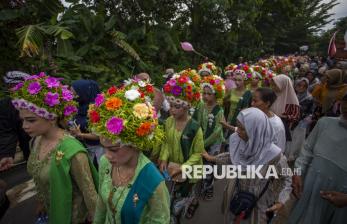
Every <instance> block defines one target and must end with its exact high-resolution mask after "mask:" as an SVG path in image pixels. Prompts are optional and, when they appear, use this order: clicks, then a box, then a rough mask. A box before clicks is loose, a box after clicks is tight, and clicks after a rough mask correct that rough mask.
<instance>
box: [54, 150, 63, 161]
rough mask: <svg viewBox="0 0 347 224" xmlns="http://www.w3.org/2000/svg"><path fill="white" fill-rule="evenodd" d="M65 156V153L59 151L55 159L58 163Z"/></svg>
mask: <svg viewBox="0 0 347 224" xmlns="http://www.w3.org/2000/svg"><path fill="white" fill-rule="evenodd" d="M63 156H64V153H63V152H62V151H57V153H56V155H55V159H56V160H57V161H60V160H61V159H62V158H63Z"/></svg>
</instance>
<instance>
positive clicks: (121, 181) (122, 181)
mask: <svg viewBox="0 0 347 224" xmlns="http://www.w3.org/2000/svg"><path fill="white" fill-rule="evenodd" d="M119 170H120V169H119V167H116V171H117V176H118V179H119V185H118V186H123V185H125V184H127V183H128V182H129V181H130V180H131V179H132V178H133V176H134V174H133V172H134V171H132V174H131V175H129V176H127V177H122V176H121V175H120V172H119Z"/></svg>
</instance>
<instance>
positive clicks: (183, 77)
mask: <svg viewBox="0 0 347 224" xmlns="http://www.w3.org/2000/svg"><path fill="white" fill-rule="evenodd" d="M178 82H179V83H181V84H183V83H186V82H188V78H187V76H181V77H179V78H178Z"/></svg>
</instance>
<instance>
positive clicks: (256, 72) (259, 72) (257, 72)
mask: <svg viewBox="0 0 347 224" xmlns="http://www.w3.org/2000/svg"><path fill="white" fill-rule="evenodd" d="M252 69H253V78H256V77H257V78H258V79H259V80H262V79H264V78H265V76H266V73H267V69H266V68H264V67H262V66H260V65H254V66H252Z"/></svg>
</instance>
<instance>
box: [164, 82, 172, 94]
mask: <svg viewBox="0 0 347 224" xmlns="http://www.w3.org/2000/svg"><path fill="white" fill-rule="evenodd" d="M164 92H166V93H169V92H171V86H170V85H169V84H165V85H164Z"/></svg>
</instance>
